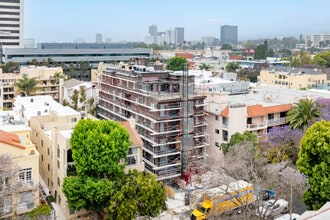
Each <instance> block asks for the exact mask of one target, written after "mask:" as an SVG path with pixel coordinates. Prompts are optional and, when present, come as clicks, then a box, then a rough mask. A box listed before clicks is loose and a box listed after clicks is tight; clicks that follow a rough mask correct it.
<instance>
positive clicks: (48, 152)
mask: <svg viewBox="0 0 330 220" xmlns="http://www.w3.org/2000/svg"><path fill="white" fill-rule="evenodd" d="M47 154H48V156H49V154H50V150H49V148H47Z"/></svg>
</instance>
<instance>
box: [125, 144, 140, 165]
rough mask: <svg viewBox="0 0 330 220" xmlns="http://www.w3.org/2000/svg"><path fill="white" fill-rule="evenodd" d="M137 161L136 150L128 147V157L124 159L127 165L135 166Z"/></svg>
mask: <svg viewBox="0 0 330 220" xmlns="http://www.w3.org/2000/svg"><path fill="white" fill-rule="evenodd" d="M137 160H138V148H137V147H130V148H129V149H128V155H127V158H126V162H127V165H134V164H137Z"/></svg>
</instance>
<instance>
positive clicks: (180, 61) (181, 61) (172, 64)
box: [167, 57, 187, 71]
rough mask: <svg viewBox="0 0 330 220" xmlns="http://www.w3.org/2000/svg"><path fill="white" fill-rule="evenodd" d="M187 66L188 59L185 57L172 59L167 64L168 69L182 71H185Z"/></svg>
mask: <svg viewBox="0 0 330 220" xmlns="http://www.w3.org/2000/svg"><path fill="white" fill-rule="evenodd" d="M185 64H187V59H186V58H184V57H172V58H170V59H169V60H168V62H167V69H168V70H174V71H180V70H183V68H184V65H185Z"/></svg>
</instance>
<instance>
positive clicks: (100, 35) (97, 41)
mask: <svg viewBox="0 0 330 220" xmlns="http://www.w3.org/2000/svg"><path fill="white" fill-rule="evenodd" d="M95 43H98V44H100V43H102V34H96V35H95Z"/></svg>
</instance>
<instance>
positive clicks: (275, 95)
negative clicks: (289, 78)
mask: <svg viewBox="0 0 330 220" xmlns="http://www.w3.org/2000/svg"><path fill="white" fill-rule="evenodd" d="M303 98H308V99H314V100H315V99H317V98H330V92H329V91H324V90H315V89H314V90H296V89H288V88H284V87H280V86H271V85H258V86H256V87H255V88H253V89H252V90H251V92H250V93H247V94H240V95H232V96H228V104H229V105H232V104H245V105H247V106H250V105H258V104H259V105H262V106H264V107H267V106H274V105H282V104H288V103H296V102H297V101H298V100H300V99H303Z"/></svg>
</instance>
